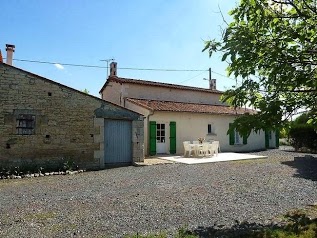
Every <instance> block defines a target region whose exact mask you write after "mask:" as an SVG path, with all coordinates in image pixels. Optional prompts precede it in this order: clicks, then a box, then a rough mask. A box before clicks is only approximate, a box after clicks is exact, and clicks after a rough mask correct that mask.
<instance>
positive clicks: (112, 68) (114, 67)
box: [110, 62, 117, 77]
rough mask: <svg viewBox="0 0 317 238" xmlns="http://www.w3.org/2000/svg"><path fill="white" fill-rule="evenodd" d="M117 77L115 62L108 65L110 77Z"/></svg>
mask: <svg viewBox="0 0 317 238" xmlns="http://www.w3.org/2000/svg"><path fill="white" fill-rule="evenodd" d="M111 76H117V62H111V63H110V77H111Z"/></svg>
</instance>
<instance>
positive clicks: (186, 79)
mask: <svg viewBox="0 0 317 238" xmlns="http://www.w3.org/2000/svg"><path fill="white" fill-rule="evenodd" d="M203 73H205V72H201V73H199V74H197V75H195V76H193V77H191V78H189V79H186V80H184V81H182V82H179V83H184V82H187V81H189V80H191V79H193V78H196V77H198V76H199V75H202V74H203Z"/></svg>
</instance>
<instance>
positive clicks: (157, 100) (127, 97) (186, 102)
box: [127, 97, 231, 107]
mask: <svg viewBox="0 0 317 238" xmlns="http://www.w3.org/2000/svg"><path fill="white" fill-rule="evenodd" d="M127 99H135V100H146V101H158V102H173V103H186V104H199V105H207V106H221V107H231V106H229V105H220V104H208V103H197V102H184V101H171V100H159V99H148V98H131V97H127Z"/></svg>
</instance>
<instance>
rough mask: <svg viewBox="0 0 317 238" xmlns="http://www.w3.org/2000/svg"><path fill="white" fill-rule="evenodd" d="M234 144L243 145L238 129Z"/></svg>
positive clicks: (235, 133)
mask: <svg viewBox="0 0 317 238" xmlns="http://www.w3.org/2000/svg"><path fill="white" fill-rule="evenodd" d="M234 144H235V145H241V144H242V137H241V136H240V134H239V133H238V131H237V130H234Z"/></svg>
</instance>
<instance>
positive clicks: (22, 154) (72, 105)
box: [0, 63, 144, 169]
mask: <svg viewBox="0 0 317 238" xmlns="http://www.w3.org/2000/svg"><path fill="white" fill-rule="evenodd" d="M98 110H99V111H100V110H104V111H106V113H103V114H102V115H101V116H102V117H103V118H100V117H101V116H99V118H98V115H96V111H98ZM104 118H108V119H109V118H110V119H118V118H119V119H127V120H132V121H133V122H132V131H133V133H132V138H131V140H132V148H133V161H135V162H137V161H143V138H144V136H143V118H142V117H140V115H139V114H137V113H134V112H132V111H129V110H127V109H124V108H122V107H119V106H116V105H114V104H111V103H108V102H106V101H103V100H101V99H99V98H96V97H93V96H90V95H88V94H85V93H82V92H80V91H77V90H75V89H72V88H69V87H67V86H64V85H61V84H59V83H56V82H54V81H51V80H49V79H46V78H43V77H41V76H38V75H35V74H32V73H30V72H27V71H24V70H21V69H18V68H16V67H13V66H10V65H7V64H4V63H0V163H10V164H19V165H21V164H23V163H33V164H41V165H42V164H43V165H47V164H54V163H59V162H60V160H61V159H70V160H73V161H75V162H76V163H77V164H79V165H80V166H82V167H86V168H88V169H98V168H102V167H103V166H104V164H102V163H101V161H104V158H103V157H102V156H103V143H104V141H105V138H103V130H102V129H103V128H102V124H103V120H104ZM136 135H137V136H136Z"/></svg>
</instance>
